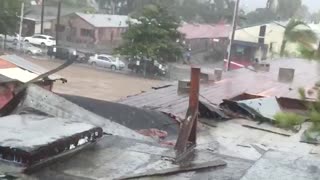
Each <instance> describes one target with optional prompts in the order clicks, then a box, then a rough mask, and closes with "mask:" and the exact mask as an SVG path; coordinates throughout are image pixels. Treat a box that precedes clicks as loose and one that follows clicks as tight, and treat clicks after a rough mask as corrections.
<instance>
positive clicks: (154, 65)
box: [128, 60, 168, 76]
mask: <svg viewBox="0 0 320 180" xmlns="http://www.w3.org/2000/svg"><path fill="white" fill-rule="evenodd" d="M144 68H146V73H147V74H150V75H156V76H165V75H166V74H167V69H168V68H167V66H166V65H164V64H161V63H159V62H158V61H157V60H154V61H151V60H130V63H129V64H128V69H131V70H132V71H134V72H136V73H141V74H142V73H143V72H144Z"/></svg>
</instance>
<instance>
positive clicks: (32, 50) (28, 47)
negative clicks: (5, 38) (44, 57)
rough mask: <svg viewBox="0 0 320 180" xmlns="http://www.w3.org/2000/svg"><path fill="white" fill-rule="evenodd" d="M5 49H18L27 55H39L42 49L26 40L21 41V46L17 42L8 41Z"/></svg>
mask: <svg viewBox="0 0 320 180" xmlns="http://www.w3.org/2000/svg"><path fill="white" fill-rule="evenodd" d="M7 49H8V50H11V51H19V52H23V53H26V54H29V55H41V54H42V50H41V49H40V48H38V47H35V46H33V45H32V44H30V43H27V42H21V46H20V45H19V43H8V44H7Z"/></svg>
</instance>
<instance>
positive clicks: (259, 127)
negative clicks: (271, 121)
mask: <svg viewBox="0 0 320 180" xmlns="http://www.w3.org/2000/svg"><path fill="white" fill-rule="evenodd" d="M242 126H243V127H246V128H251V129H256V130H261V131H265V132H269V133H273V134H278V135H281V136H286V137H290V136H291V135H292V134H291V133H289V132H284V131H278V128H274V129H273V128H270V127H268V128H267V127H262V126H260V125H250V124H242Z"/></svg>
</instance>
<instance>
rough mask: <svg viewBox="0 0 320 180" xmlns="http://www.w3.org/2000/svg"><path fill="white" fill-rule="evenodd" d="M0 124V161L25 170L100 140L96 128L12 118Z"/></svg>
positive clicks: (29, 117) (36, 117)
mask: <svg viewBox="0 0 320 180" xmlns="http://www.w3.org/2000/svg"><path fill="white" fill-rule="evenodd" d="M0 124H1V126H0V160H3V161H9V162H12V163H14V164H17V165H19V166H22V167H24V168H25V170H28V169H30V168H31V169H32V168H33V167H34V166H37V164H39V163H43V162H45V161H47V160H48V159H49V158H52V157H54V156H58V155H61V154H64V153H66V152H67V151H69V150H72V149H76V148H77V147H79V146H85V145H87V144H88V143H92V142H95V141H96V140H97V139H99V138H101V137H102V129H101V128H99V127H95V126H93V125H90V124H86V123H76V122H73V123H71V122H68V120H66V119H62V118H53V117H47V116H39V115H11V116H6V117H2V118H0Z"/></svg>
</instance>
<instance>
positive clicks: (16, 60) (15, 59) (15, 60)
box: [0, 55, 63, 82]
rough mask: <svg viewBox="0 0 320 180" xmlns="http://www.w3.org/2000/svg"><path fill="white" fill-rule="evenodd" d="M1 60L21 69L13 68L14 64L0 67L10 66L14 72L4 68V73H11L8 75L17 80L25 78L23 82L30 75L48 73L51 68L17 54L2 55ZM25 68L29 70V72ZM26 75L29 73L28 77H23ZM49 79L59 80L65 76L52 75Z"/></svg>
mask: <svg viewBox="0 0 320 180" xmlns="http://www.w3.org/2000/svg"><path fill="white" fill-rule="evenodd" d="M0 60H4V61H7V62H9V63H12V64H14V65H16V66H17V67H18V68H20V69H21V70H20V71H18V70H17V69H16V68H12V67H13V66H7V65H6V67H2V66H1V64H0V66H1V67H0V68H10V69H11V70H12V72H10V70H3V71H2V72H3V73H4V74H3V75H5V74H7V75H10V76H8V77H10V78H12V79H17V80H23V81H22V82H25V81H24V80H26V79H29V78H30V77H36V76H38V75H40V74H43V73H46V72H48V71H49V70H47V69H45V68H43V67H41V66H38V65H36V64H34V63H32V62H30V61H27V60H25V59H24V58H22V57H19V56H17V55H3V56H0ZM23 70H27V71H29V74H28V73H26V72H25V71H23ZM18 72H20V73H21V74H19V73H18ZM30 73H32V74H34V75H35V76H33V75H31V74H30ZM27 74H28V75H27ZM24 75H27V77H23V76H24ZM5 76H6V75H5ZM49 79H50V80H59V79H63V78H62V77H61V76H58V75H50V76H49ZM30 80H31V79H30Z"/></svg>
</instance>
